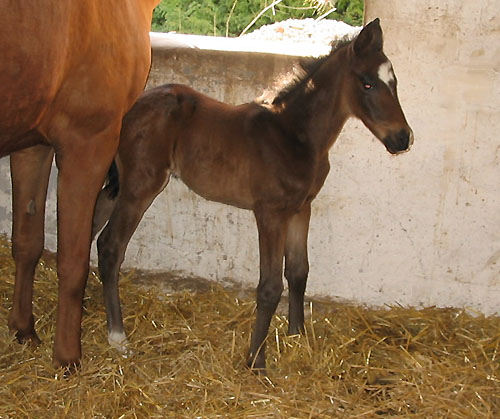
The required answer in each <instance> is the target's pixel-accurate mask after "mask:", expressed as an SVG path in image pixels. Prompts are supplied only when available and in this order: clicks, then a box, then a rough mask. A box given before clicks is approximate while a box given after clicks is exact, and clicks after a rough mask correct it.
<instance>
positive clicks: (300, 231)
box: [285, 204, 311, 335]
mask: <svg viewBox="0 0 500 419" xmlns="http://www.w3.org/2000/svg"><path fill="white" fill-rule="evenodd" d="M310 218H311V205H310V204H308V205H307V206H306V207H305V208H303V209H302V211H301V212H299V213H298V214H295V215H294V216H293V217H292V218H291V219H290V222H289V224H288V230H287V236H286V244H285V278H286V279H287V281H288V290H289V297H288V299H289V307H288V334H289V335H295V334H299V333H303V332H304V293H305V290H306V282H307V275H308V274H309V261H308V257H307V235H308V232H309V220H310Z"/></svg>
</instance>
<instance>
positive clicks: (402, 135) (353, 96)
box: [344, 19, 413, 154]
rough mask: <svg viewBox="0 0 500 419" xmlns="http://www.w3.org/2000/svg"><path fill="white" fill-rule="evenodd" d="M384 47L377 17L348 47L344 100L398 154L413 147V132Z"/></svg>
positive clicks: (388, 147) (387, 146) (388, 149)
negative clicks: (403, 109) (404, 111)
mask: <svg viewBox="0 0 500 419" xmlns="http://www.w3.org/2000/svg"><path fill="white" fill-rule="evenodd" d="M382 47H383V39H382V29H381V28H380V22H379V20H378V19H375V20H374V21H372V22H371V23H369V24H368V25H367V26H365V27H364V28H363V30H362V31H361V32H360V33H359V35H358V36H357V37H356V38H355V39H354V40H353V41H352V42H351V43H350V44H349V45H348V46H347V48H348V57H349V58H348V61H349V66H350V69H349V70H348V71H347V72H346V76H345V80H344V83H346V86H345V87H346V92H347V94H346V95H345V96H344V99H345V102H344V103H345V104H346V105H347V107H348V108H349V110H350V112H351V113H352V114H353V115H354V116H356V117H357V118H359V119H361V120H362V121H363V123H364V124H365V125H366V126H367V127H368V129H369V130H370V131H371V132H372V133H373V134H374V135H375V136H376V137H377V138H378V139H379V140H380V141H381V142H382V143H383V144H384V145H385V147H386V149H387V151H389V153H391V154H398V153H401V152H404V151H408V150H409V149H410V147H411V145H412V144H413V133H412V130H411V128H410V127H409V125H408V123H407V122H406V118H405V116H404V114H403V111H402V109H401V105H400V104H399V99H398V94H397V80H396V76H395V75H394V71H393V68H392V64H391V62H390V61H389V59H388V58H387V57H386V56H385V54H384V52H383V50H382ZM347 87H348V88H347Z"/></svg>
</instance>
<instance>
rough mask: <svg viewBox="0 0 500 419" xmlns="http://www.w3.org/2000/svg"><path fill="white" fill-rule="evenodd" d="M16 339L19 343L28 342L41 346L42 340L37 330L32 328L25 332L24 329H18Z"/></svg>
mask: <svg viewBox="0 0 500 419" xmlns="http://www.w3.org/2000/svg"><path fill="white" fill-rule="evenodd" d="M16 339H17V341H18V342H19V343H21V344H25V343H26V344H28V345H31V346H35V347H36V346H40V344H41V343H42V341H41V340H40V338H39V337H38V335H37V334H36V332H35V330H34V329H33V330H30V331H29V332H24V331H20V330H19V331H17V332H16Z"/></svg>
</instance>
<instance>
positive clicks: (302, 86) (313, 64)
mask: <svg viewBox="0 0 500 419" xmlns="http://www.w3.org/2000/svg"><path fill="white" fill-rule="evenodd" d="M353 40H354V38H353V37H348V36H346V37H344V38H341V39H339V40H337V41H333V42H332V43H331V46H332V48H331V50H330V52H329V53H328V54H327V55H324V56H322V57H319V58H308V59H304V60H301V61H300V62H299V69H298V71H297V75H296V76H295V79H294V80H292V81H291V82H290V83H289V84H288V85H286V86H285V87H284V88H283V89H282V90H281V91H279V92H278V93H277V94H276V96H275V97H274V99H273V101H272V105H273V106H275V107H277V108H286V107H287V105H288V104H290V102H291V101H292V100H293V99H295V98H300V97H304V96H306V95H307V93H309V92H311V91H314V90H315V89H316V88H317V86H316V83H314V82H315V75H316V73H317V71H318V69H319V68H320V67H321V65H322V64H323V63H324V62H325V61H326V60H328V59H329V58H330V57H332V56H333V55H334V54H335V53H336V52H337V51H338V50H340V49H341V48H343V47H345V46H346V45H348V44H350V43H351V42H352V41H353Z"/></svg>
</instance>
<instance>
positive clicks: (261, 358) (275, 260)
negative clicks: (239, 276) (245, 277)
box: [247, 208, 287, 370]
mask: <svg viewBox="0 0 500 419" xmlns="http://www.w3.org/2000/svg"><path fill="white" fill-rule="evenodd" d="M255 219H256V221H257V229H258V231H259V253H260V279H259V285H258V287H257V318H256V321H255V327H254V330H253V334H252V340H251V343H250V353H249V356H248V361H247V365H248V366H249V367H250V368H252V369H257V370H264V369H265V367H266V355H265V350H266V343H265V339H266V337H267V333H268V331H269V325H270V323H271V319H272V317H273V314H274V313H275V311H276V308H277V306H278V303H279V301H280V298H281V294H282V292H283V255H284V248H285V235H286V225H287V217H286V216H285V215H284V214H282V213H276V212H272V211H269V210H267V208H266V209H263V208H261V209H259V210H256V211H255Z"/></svg>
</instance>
